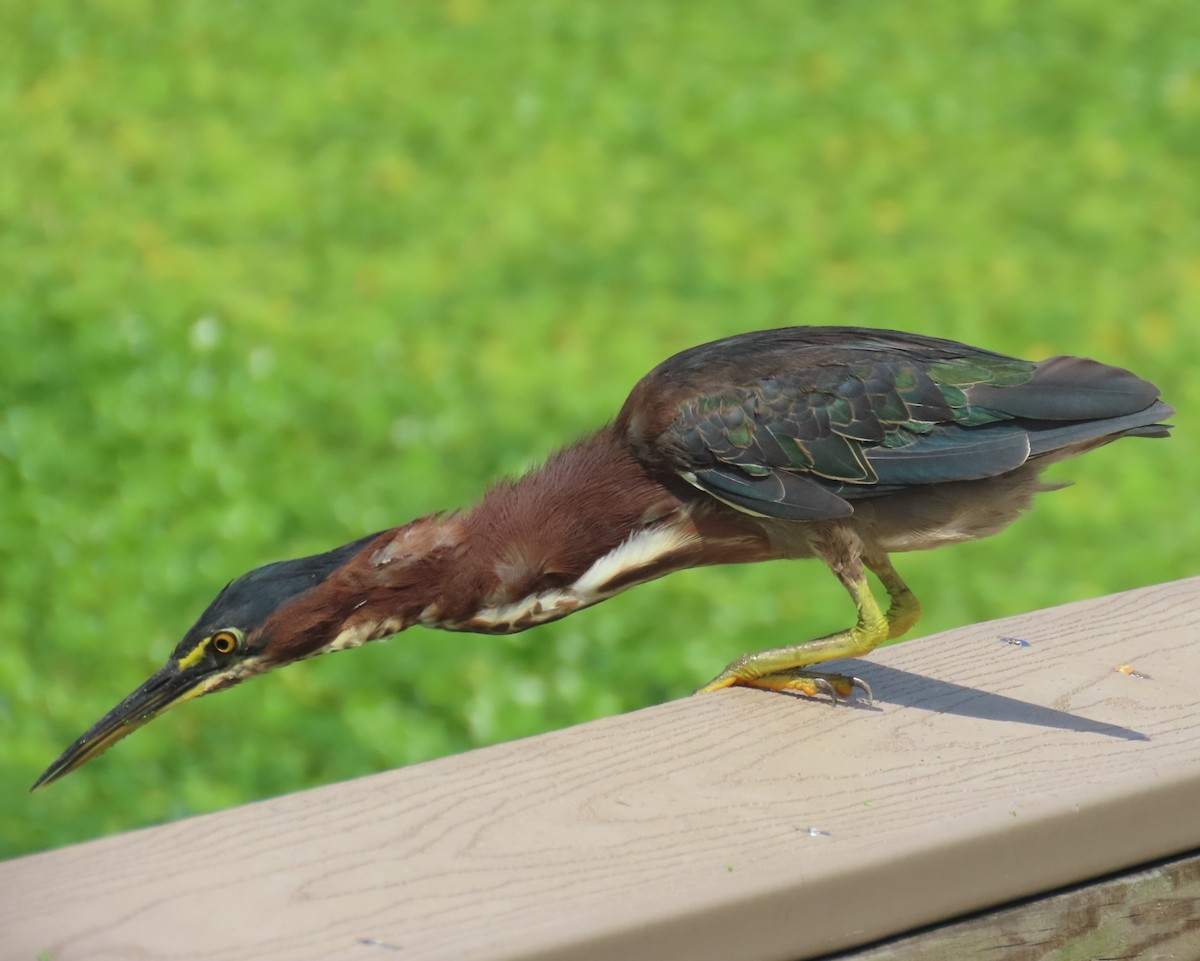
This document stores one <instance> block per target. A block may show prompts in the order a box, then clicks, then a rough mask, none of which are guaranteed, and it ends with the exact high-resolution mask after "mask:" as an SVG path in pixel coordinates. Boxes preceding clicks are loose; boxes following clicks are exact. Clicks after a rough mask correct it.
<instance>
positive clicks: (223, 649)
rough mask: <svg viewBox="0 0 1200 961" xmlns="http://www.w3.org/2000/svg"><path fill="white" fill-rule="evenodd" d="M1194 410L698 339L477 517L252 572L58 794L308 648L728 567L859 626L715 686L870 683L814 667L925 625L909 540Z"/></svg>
mask: <svg viewBox="0 0 1200 961" xmlns="http://www.w3.org/2000/svg"><path fill="white" fill-rule="evenodd" d="M1172 413H1173V411H1172V409H1171V408H1170V407H1169V406H1167V405H1166V404H1165V403H1163V402H1162V401H1160V400H1159V391H1158V388H1157V387H1155V386H1154V385H1153V384H1151V383H1149V382H1147V381H1145V380H1142V379H1141V378H1139V377H1137V376H1136V375H1134V374H1132V373H1130V372H1129V371H1127V370H1123V369H1121V368H1119V367H1111V366H1108V365H1106V364H1102V363H1098V362H1097V361H1094V360H1088V359H1085V358H1082V357H1065V356H1059V357H1052V358H1050V359H1049V360H1044V361H1041V362H1038V363H1033V362H1029V361H1024V360H1018V359H1016V358H1013V357H1006V356H1004V355H1002V354H995V353H992V352H990V351H986V350H980V349H978V348H974V347H967V346H965V345H963V344H959V343H955V342H953V341H949V340H941V339H937V338H933V337H923V336H918V335H915V334H906V333H899V332H896V331H887V330H867V329H859V328H850V327H845V328H843V327H789V328H784V329H781V330H767V331H759V332H756V333H747V334H739V335H737V336H734V337H727V338H725V339H723V340H718V341H715V342H713V343H710V344H704V345H701V346H699V347H693V348H691V349H690V350H685V351H683V352H682V353H680V354H676V355H675V356H674V357H671V358H670V359H669V360H666V361H664V362H663V363H661V364H659V365H658V366H657V367H656V368H655V369H654V370H652V371H651V372H650V373H649V374H647V375H646V376H645V377H644V378H643V379H642V380H641V381H640V382H639V383H638V384H637V386H635V387H634V389H633V392H632V393H631V394H630V395H629V398H628V399H627V400H626V401H625V404H624V406H623V407H622V408H621V411H620V413H618V414H617V417H616V419H615V420H614V421H613V422H611V423H610V424H608V425H607V426H605V427H602V428H601V429H600V430H598V431H597V432H596V433H594V434H591V435H590V436H588V437H585V438H584V439H583V440H580V441H579V442H577V443H576V444H574V445H573V446H570V447H567V448H566V449H564V450H562V451H560V452H559V453H557V454H555V455H554V456H552V457H551V458H550V459H549V461H548V462H547V463H546V464H545V465H544V466H543V467H541V468H539V469H537V470H534V471H532V472H530V473H528V474H526V475H525V476H523V477H521V478H519V479H517V480H506V481H501V482H500V483H498V484H496V485H495V486H494V487H492V488H491V489H490V490H489V491H487V493H486V494H484V496H483V498H482V500H481V501H480V502H479V504H478V505H477V506H476V507H475V508H474V509H472V510H469V511H466V512H458V513H448V514H435V515H430V516H427V517H422V518H419V519H417V520H414V521H412V522H411V523H408V524H405V525H403V526H401V527H395V528H392V529H391V530H386V531H382V532H380V533H377V534H371V535H370V536H367V537H363V538H361V539H359V540H356V541H354V542H353V543H350V544H346V545H344V546H342V547H338V548H335V549H334V550H331V551H329V552H327V553H324V554H317V555H314V556H312V557H304V558H300V559H299V560H291V561H280V562H278V563H274V564H268V565H267V566H266V567H260V568H258V569H257V570H254V571H251V572H250V573H248V574H244V575H242V576H241V577H239V578H238V579H237V580H235V581H233V582H231V583H230V584H229V585H228V586H227V587H226V588H225V589H224V590H222V591H221V592H220V593H219V594H218V595H217V597H216V599H215V600H214V601H213V602H212V603H211V604H210V605H209V606H208V608H207V609H206V610H205V611H204V613H203V614H201V615H200V619H199V620H197V621H196V623H195V624H194V625H193V626H192V628H191V629H190V630H189V631H188V632H187V634H185V635H184V638H183V640H182V641H180V642H179V644H178V646H177V647H176V648H175V650H174V651H173V652H172V654H171V656H170V658H169V659H168V661H167V663H166V665H165V666H164V667H163V668H162V669H161V670H159V671H158V672H157V673H156V674H154V675H153V676H152V677H151V678H150V679H149V680H147V681H146V682H145V683H144V684H143V685H142V686H141V687H139V688H138V689H137V690H135V691H134V692H133V693H132V694H130V695H129V696H128V697H127V698H125V700H124V701H122V702H121V703H120V704H119V705H117V707H116V708H114V709H113V710H112V711H110V712H109V713H108V714H107V715H105V716H104V717H103V718H101V720H100V721H98V722H97V723H96V724H95V725H94V726H93V727H92V728H91V729H90V730H89V731H88V732H87V733H86V734H84V735H83V736H82V737H80V738H79V740H77V741H76V742H75V743H74V744H72V745H71V746H70V747H69V748H67V750H66V751H65V752H63V754H62V756H61V757H60V758H58V760H56V761H55V762H54V763H53V764H51V765H50V767H49V768H47V769H46V771H45V773H44V774H42V776H41V777H40V778H39V779H38V781H37V783H36V784H35V785H34V787H35V788H36V787H38V786H40V785H43V784H47V783H49V782H52V781H54V780H56V779H58V778H60V777H62V776H63V775H65V774H67V773H68V772H70V771H73V770H74V769H75V768H77V767H79V766H80V765H81V764H84V763H85V762H87V761H89V760H91V759H92V758H94V757H96V756H97V755H98V754H100V753H101V752H102V751H104V750H105V749H106V748H108V747H109V746H111V745H112V744H114V743H115V742H116V741H118V740H120V739H121V738H123V737H125V736H126V735H127V734H129V733H130V732H132V731H134V730H135V729H137V728H138V727H140V726H141V725H143V724H145V723H146V722H147V721H149V720H151V719H152V718H154V717H157V716H158V715H159V714H161V713H162V712H163V711H165V710H167V709H168V708H170V707H173V706H174V705H176V704H179V703H180V702H182V701H186V700H188V699H189V698H193V697H196V696H198V695H201V694H210V693H212V692H214V691H220V690H223V689H225V688H227V687H232V686H233V685H234V684H237V683H239V682H241V681H244V680H245V679H246V678H248V677H253V676H254V675H256V674H262V673H264V672H266V671H269V670H271V669H273V668H276V667H280V666H281V665H284V664H290V663H291V662H292V661H297V660H299V659H301V658H305V657H312V656H313V655H316V654H325V653H327V652H330V651H340V650H344V649H346V648H351V647H358V646H359V645H360V644H363V643H365V642H367V641H373V640H377V639H379V638H383V637H386V636H388V635H390V634H396V633H398V632H399V631H403V630H405V629H406V628H409V627H412V626H413V625H417V624H419V625H422V626H424V627H433V628H440V629H442V630H450V631H474V632H479V633H485V634H507V633H512V632H515V631H523V630H525V629H526V628H529V627H534V626H536V625H538V624H544V623H546V622H547V621H553V620H557V619H558V618H560V617H565V616H566V615H568V614H571V613H573V612H575V611H578V610H581V609H583V608H585V607H589V606H591V605H592V604H595V603H597V602H599V601H603V600H606V599H607V598H610V597H612V596H614V595H615V594H619V593H620V592H621V591H623V590H625V589H626V588H629V587H632V586H634V585H635V584H641V583H643V582H645V581H649V580H653V579H654V578H656V577H662V576H663V575H664V574H669V573H671V572H672V571H678V570H683V569H685V568H690V567H698V566H700V565H706V564H734V563H747V562H751V561H767V560H775V559H779V558H805V557H816V558H819V559H820V560H821V561H823V562H824V563H825V564H826V565H827V566H828V567H829V569H830V570H831V571H833V574H834V576H836V577H837V579H838V580H839V581H841V583H842V585H843V586H844V587H845V589H846V590H847V591H848V592H849V593H850V596H851V597H852V598H853V600H854V605H855V607H856V608H857V611H858V618H857V621H856V622H855V624H854V625H853V626H852V627H850V628H847V629H846V630H843V631H838V632H836V633H834V634H830V635H828V636H826V637H821V638H817V639H816V640H810V641H805V642H803V643H799V644H788V645H786V646H783V647H779V648H775V649H774V650H768V651H763V652H761V653H757V654H747V655H745V656H743V657H740V658H738V659H737V660H735V661H734V662H733V663H732V664H730V665H729V666H728V667H726V668H725V670H723V671H722V672H721V673H720V674H718V675H717V676H716V677H715V678H714V679H713V680H712V681H710V682H709V683H708V684H706V685H704V687H702V688H700V691H701V692H704V691H715V690H717V689H719V688H723V687H728V686H730V685H744V686H746V687H754V688H764V689H768V690H786V691H795V692H800V693H803V694H806V695H809V696H815V695H818V694H821V693H824V694H827V695H830V696H841V697H850V696H851V695H852V694H853V693H854V691H855V689H856V688H858V689H861V690H862V691H863V693H864V694H865V695H866V696H867V697H870V691H869V689H868V688H867V686H866V685H865V684H864V683H863V682H862V681H860V680H858V679H857V678H854V677H850V676H847V675H842V674H831V673H821V672H816V671H812V670H810V669H809V668H810V667H811V666H812V665H814V664H820V663H822V662H824V661H829V660H832V659H835V658H846V657H857V656H861V655H864V654H867V653H868V652H870V651H871V650H872V649H874V648H875V647H877V646H878V645H879V644H880V643H882V642H883V641H885V640H888V639H890V638H896V637H899V636H900V635H902V634H903V633H905V631H907V630H908V629H909V628H910V627H912V625H913V624H914V623H915V622H916V620H917V618H918V616H919V614H920V606H919V605H918V603H917V600H916V598H915V597H914V596H913V594H912V592H911V591H910V590H909V588H908V587H907V585H906V584H905V583H904V581H903V580H901V578H900V575H899V574H898V573H896V570H895V568H893V567H892V564H891V561H890V560H889V557H888V555H889V554H892V553H895V552H898V551H913V550H925V549H928V548H932V547H940V546H942V545H944V544H954V543H958V542H960V541H969V540H974V539H976V538H980V537H986V536H988V535H990V534H995V533H997V532H998V531H1000V530H1002V529H1003V528H1004V527H1006V526H1007V525H1008V524H1009V523H1011V522H1012V521H1013V520H1015V519H1016V518H1017V516H1018V515H1019V514H1020V513H1021V511H1022V510H1024V509H1025V508H1026V507H1028V506H1029V503H1030V500H1031V499H1032V497H1033V495H1034V494H1036V493H1038V492H1039V491H1043V490H1049V489H1052V487H1053V486H1056V485H1049V484H1046V483H1043V482H1042V481H1040V480H1039V475H1040V473H1041V472H1042V470H1043V469H1044V468H1045V467H1046V466H1048V465H1049V464H1053V463H1055V462H1056V461H1060V460H1063V459H1065V458H1068V457H1074V456H1075V455H1077V454H1081V453H1083V452H1085V451H1088V450H1091V449H1093V448H1095V447H1099V446H1101V445H1102V444H1107V443H1108V442H1110V441H1113V440H1116V439H1117V438H1120V437H1132V436H1141V437H1163V436H1166V434H1167V431H1168V425H1165V424H1163V423H1162V420H1163V419H1164V418H1166V417H1169V416H1170V415H1171V414H1172ZM1057 486H1061V485H1057ZM867 571H871V572H872V573H874V574H875V575H876V576H877V577H878V579H879V581H880V582H881V583H882V586H883V587H884V589H885V590H886V591H887V594H888V596H889V599H890V600H889V604H888V607H887V609H886V610H882V609H881V608H880V606H879V605H878V604H877V602H876V600H875V598H874V597H873V595H872V593H871V590H870V588H869V586H868V584H867V577H866V572H867Z"/></svg>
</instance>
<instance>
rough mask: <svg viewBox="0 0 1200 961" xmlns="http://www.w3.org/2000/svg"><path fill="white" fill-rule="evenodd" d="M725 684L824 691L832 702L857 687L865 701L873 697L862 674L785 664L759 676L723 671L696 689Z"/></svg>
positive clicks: (816, 693) (810, 694) (813, 693)
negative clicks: (739, 675)
mask: <svg viewBox="0 0 1200 961" xmlns="http://www.w3.org/2000/svg"><path fill="white" fill-rule="evenodd" d="M724 687H756V688H758V689H759V690H762V691H792V692H794V693H796V694H805V695H807V696H808V697H820V696H821V695H823V694H824V695H827V696H828V697H829V698H830V699H831V700H832V701H834V702H836V701H837V700H838V698H843V699H846V700H848V699H850V698H851V697H853V696H854V694H855V692H856V691H857V692H859V693H861V694H862V696H863V698H864V699H865V700H866V702H867V703H868V704H869V703H870V702H871V701H872V700H874V697H873V695H872V694H871V686H870V685H869V684H868V683H867V682H866V681H864V680H863V679H862V678H861V677H854V676H853V675H850V674H830V673H826V672H823V671H807V670H804V669H803V668H788V669H787V670H783V671H774V672H773V673H770V674H763V675H760V676H758V677H738V676H736V674H730V673H729V672H723V673H722V674H719V675H718V676H717V677H715V678H713V679H712V680H711V681H709V682H708V683H707V684H705V685H704V686H703V687H701V688H699V689H698V690H697V691H696V693H697V694H707V693H709V692H710V691H719V690H721V688H724Z"/></svg>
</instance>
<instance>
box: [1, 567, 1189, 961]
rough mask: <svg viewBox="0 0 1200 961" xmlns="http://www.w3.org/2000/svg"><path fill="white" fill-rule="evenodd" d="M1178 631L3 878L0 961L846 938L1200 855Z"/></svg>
mask: <svg viewBox="0 0 1200 961" xmlns="http://www.w3.org/2000/svg"><path fill="white" fill-rule="evenodd" d="M1198 633H1200V578H1193V579H1190V580H1185V581H1178V582H1174V583H1171V584H1164V585H1159V586H1155V587H1150V588H1146V589H1143V590H1138V591H1131V592H1128V593H1125V594H1118V595H1114V596H1111V597H1106V598H1101V599H1099V600H1095V601H1088V602H1083V603H1078V604H1071V605H1067V606H1064V607H1060V608H1056V609H1053V610H1049V611H1042V612H1038V613H1033V614H1028V615H1023V616H1020V617H1014V618H1009V619H1006V620H1002V621H995V622H990V623H985V624H978V625H974V626H971V627H967V628H963V629H960V630H955V631H951V632H947V633H945V634H940V635H935V636H932V637H928V638H924V639H919V640H915V641H912V642H909V643H906V644H903V645H899V646H896V647H892V648H888V649H887V650H885V651H881V652H879V653H878V654H877V655H875V656H874V657H873V658H872V659H870V660H867V661H860V662H855V663H854V664H853V670H854V671H855V672H856V673H858V674H859V675H860V676H862V677H863V678H865V679H866V680H867V681H869V683H870V684H871V685H872V687H873V688H874V690H875V694H876V697H877V701H876V702H875V704H874V705H873V706H870V707H866V706H857V707H856V706H847V705H837V706H831V705H829V704H828V703H823V702H814V701H806V700H803V699H797V698H793V697H790V696H787V695H772V694H767V693H763V692H757V691H749V690H732V691H723V692H719V693H717V694H713V695H709V696H705V697H699V698H688V699H684V700H681V701H675V702H672V703H669V704H664V705H661V706H658V707H654V708H649V709H647V710H644V711H639V712H635V713H633V714H627V715H622V716H619V717H613V718H608V719H605V720H602V721H597V722H594V723H591V724H585V725H582V726H579V727H575V728H570V729H567V730H563V731H559V732H556V733H553V734H548V735H544V736H542V737H537V738H532V739H529V740H526V741H520V742H514V743H510V744H503V745H499V746H496V747H493V748H488V749H485V750H480V751H474V752H471V753H469V754H465V755H460V756H457V757H452V758H446V759H443V760H439V761H434V762H430V763H428V764H422V765H417V766H414V767H410V768H406V769H402V770H398V771H392V772H388V773H385V774H380V775H375V776H372V777H367V778H362V779H360V780H357V781H353V782H349V783H345V784H337V785H332V786H329V787H325V788H320V789H317V790H313V791H307V792H304V793H301V794H295V795H291V796H287V797H283V798H279V799H275V800H270V801H265V802H260V803H257V804H252V805H248V806H245V807H242V808H238V809H235V810H232V811H227V812H223V813H220V814H215V815H209V816H205V817H198V818H194V819H190V820H186V821H180V822H177V823H174V824H169V825H166V826H163V827H159V828H152V829H149V830H145V831H139V832H135V833H132V834H128V835H124V836H118V837H113V838H107V839H103V840H99V841H95V842H91V843H89V844H83V845H78V846H76V847H73V848H67V849H63V850H59V851H52V852H48V853H45V854H39V855H34V856H31V857H27V858H22V859H18V860H14V861H9V862H5V863H2V864H0V892H3V896H2V898H0V948H3V950H0V957H5V958H10V957H11V958H30V959H32V958H34V957H38V956H42V957H46V958H49V959H53V961H71V959H88V961H106V959H123V961H124V959H139V958H171V959H200V958H203V959H207V961H223V959H233V958H256V959H263V961H271V959H277V961H283V959H299V958H323V959H328V958H347V959H356V961H357V959H362V961H371V959H380V961H389V959H391V958H398V957H404V958H456V959H458V958H462V959H507V958H539V957H546V958H550V957H553V958H561V959H568V958H569V959H592V958H617V957H619V958H624V959H638V958H663V957H686V958H689V959H696V961H703V959H709V958H714V959H715V958H739V959H744V961H753V959H799V958H807V957H814V956H818V955H820V954H823V953H828V952H830V951H834V950H838V949H843V948H848V947H852V946H855V945H863V944H867V943H869V942H872V941H875V940H877V939H879V938H883V937H886V936H889V935H894V934H897V933H899V932H903V931H906V930H911V929H913V928H915V927H918V926H920V925H925V924H930V923H934V922H937V921H941V920H944V919H947V918H952V917H956V916H959V915H961V914H963V913H965V912H969V911H973V910H978V909H981V908H985V907H989V906H994V905H999V904H1002V903H1004V902H1005V901H1008V900H1011V899H1013V898H1017V897H1021V896H1026V895H1031V894H1035V893H1037V892H1040V891H1047V890H1050V889H1053V888H1057V887H1060V886H1063V885H1067V884H1072V883H1076V882H1079V881H1081V880H1084V879H1087V878H1091V877H1096V876H1099V875H1102V874H1105V873H1108V872H1112V871H1117V870H1120V869H1123V868H1126V867H1130V866H1133V865H1137V864H1141V863H1144V862H1147V861H1150V860H1153V859H1156V858H1161V857H1165V856H1169V855H1172V854H1177V853H1179V852H1183V851H1188V850H1191V849H1194V848H1197V847H1200V819H1198V818H1197V816H1196V812H1197V811H1198V810H1200V684H1198V683H1197V680H1196V679H1197V678H1198V677H1200V644H1197V643H1196V639H1197V634H1198ZM1003 637H1016V638H1020V639H1022V640H1024V641H1027V642H1028V646H1016V645H1014V644H1010V643H1006V642H1004V641H1003V640H1001V638H1003ZM1121 664H1132V665H1133V666H1134V667H1135V668H1137V670H1138V671H1139V672H1140V673H1142V674H1145V675H1148V677H1149V679H1141V678H1138V677H1133V676H1128V675H1125V674H1121V673H1119V672H1117V671H1116V670H1115V668H1116V667H1117V666H1118V665H1121ZM330 723H331V724H333V723H337V721H336V718H331V719H330ZM117 760H119V759H117ZM29 803H30V804H32V805H36V804H37V796H36V795H35V796H33V797H32V798H31V799H30V802H29Z"/></svg>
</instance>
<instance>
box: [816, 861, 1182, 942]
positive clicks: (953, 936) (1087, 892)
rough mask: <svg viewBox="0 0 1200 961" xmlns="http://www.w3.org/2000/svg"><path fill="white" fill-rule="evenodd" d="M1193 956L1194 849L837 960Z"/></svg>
mask: <svg viewBox="0 0 1200 961" xmlns="http://www.w3.org/2000/svg"><path fill="white" fill-rule="evenodd" d="M1198 955H1200V854H1192V855H1190V856H1186V857H1182V858H1174V859H1172V860H1170V861H1168V862H1165V863H1161V864H1157V865H1155V866H1154V867H1151V868H1147V869H1145V870H1141V871H1131V872H1129V873H1127V874H1122V875H1119V876H1115V877H1108V878H1105V879H1103V880H1102V881H1099V882H1097V883H1093V884H1084V885H1079V886H1076V887H1073V888H1071V889H1069V890H1066V891H1061V892H1059V893H1057V894H1054V895H1051V896H1049V897H1046V898H1037V899H1034V900H1032V901H1029V902H1024V903H1022V904H1020V905H1016V906H1013V907H1010V908H1005V909H1003V910H1000V911H988V912H986V913H984V914H982V915H980V916H977V917H973V918H970V919H968V920H964V921H960V922H957V923H955V924H947V925H944V926H941V927H938V928H934V929H933V930H929V931H923V932H921V933H920V934H916V935H913V936H911V937H902V938H898V939H896V940H894V941H891V942H890V943H888V944H881V945H877V946H875V947H872V948H868V949H867V950H865V951H854V952H852V953H849V954H842V955H838V959H839V961H850V959H851V958H853V961H963V959H964V958H1002V959H1003V961H1064V959H1085V958H1105V959H1109V961H1120V959H1127V961H1134V959H1136V961H1172V959H1189V958H1195V957H1197V956H1198ZM829 961H834V959H832V958H830V959H829Z"/></svg>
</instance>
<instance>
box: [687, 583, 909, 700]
mask: <svg viewBox="0 0 1200 961" xmlns="http://www.w3.org/2000/svg"><path fill="white" fill-rule="evenodd" d="M849 570H850V573H848V574H845V575H843V574H841V573H839V578H840V579H841V581H842V583H843V584H844V585H845V587H846V589H847V590H848V591H849V592H850V596H851V597H853V598H854V605H855V607H857V608H858V622H857V623H856V624H855V625H854V626H853V627H851V628H849V629H848V630H844V631H838V632H836V633H834V634H828V635H826V636H825V637H819V638H817V639H816V640H813V641H805V642H804V643H803V644H794V645H791V646H789V647H779V648H775V649H774V650H770V651H762V652H760V653H758V654H744V655H743V656H741V657H739V658H738V659H737V660H736V661H734V662H733V663H732V664H730V665H729V666H728V667H727V668H725V670H723V671H722V672H721V673H720V674H718V675H717V676H716V677H714V678H713V679H712V680H711V681H709V682H708V683H707V684H705V685H704V686H703V687H702V688H700V689H699V690H698V691H696V693H697V694H705V693H708V692H709V691H718V690H720V689H721V688H723V687H732V686H733V685H740V686H742V687H757V688H762V689H764V690H769V691H785V690H786V691H798V692H800V693H802V694H808V695H810V696H815V695H817V694H821V693H827V694H837V695H840V696H842V697H849V696H850V694H852V693H853V691H854V689H855V688H859V689H861V690H862V691H863V692H864V693H865V694H866V695H867V696H868V697H870V696H871V691H870V688H868V687H867V685H866V683H865V682H863V681H860V680H859V679H858V678H855V677H847V676H846V675H844V674H822V673H817V672H812V671H806V670H804V668H806V667H808V666H809V665H810V664H820V663H821V662H823V661H832V660H835V659H837V658H843V657H861V656H862V655H864V654H869V653H870V652H871V651H873V650H874V649H875V648H876V647H878V646H879V645H880V644H882V643H883V642H884V641H885V640H887V639H888V637H889V636H890V625H889V623H888V619H887V618H886V617H884V615H883V612H882V611H880V609H879V605H878V604H877V603H876V602H875V598H874V597H873V596H872V595H871V590H870V588H869V587H868V586H867V578H866V574H865V573H864V571H863V569H862V567H861V566H860V565H858V564H854V565H852V566H850V568H849ZM837 572H838V571H837V569H836V568H835V573H837ZM893 573H895V572H894V571H893ZM896 580H897V581H899V577H897V578H896ZM901 583H902V582H901ZM906 590H907V588H906Z"/></svg>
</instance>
